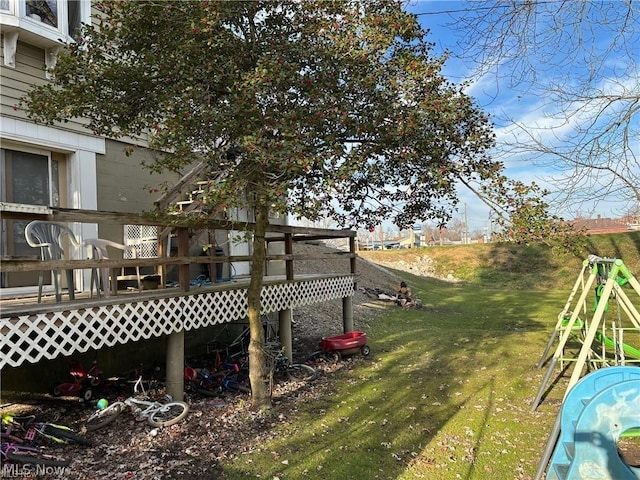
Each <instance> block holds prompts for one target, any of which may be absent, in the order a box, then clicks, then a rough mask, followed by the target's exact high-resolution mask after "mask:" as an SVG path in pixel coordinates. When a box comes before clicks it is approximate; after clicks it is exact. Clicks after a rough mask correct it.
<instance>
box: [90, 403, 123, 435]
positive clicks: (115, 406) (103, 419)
mask: <svg viewBox="0 0 640 480" xmlns="http://www.w3.org/2000/svg"><path fill="white" fill-rule="evenodd" d="M123 410H124V405H123V404H122V403H120V402H118V403H112V404H111V405H109V406H108V407H106V408H104V409H102V410H98V411H97V412H96V413H94V414H93V415H91V416H90V417H89V418H88V419H87V421H86V422H85V427H86V428H87V432H93V431H94V430H98V429H99V428H102V427H104V426H105V425H108V424H110V423H111V422H113V421H114V420H115V419H116V417H118V415H120V414H121V413H122V411H123Z"/></svg>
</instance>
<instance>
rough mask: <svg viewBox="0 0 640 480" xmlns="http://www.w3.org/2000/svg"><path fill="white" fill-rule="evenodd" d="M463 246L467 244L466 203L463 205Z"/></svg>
mask: <svg viewBox="0 0 640 480" xmlns="http://www.w3.org/2000/svg"><path fill="white" fill-rule="evenodd" d="M463 243H464V244H465V245H468V244H469V225H468V224H467V203H466V202H465V204H464V241H463Z"/></svg>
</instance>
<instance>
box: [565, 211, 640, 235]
mask: <svg viewBox="0 0 640 480" xmlns="http://www.w3.org/2000/svg"><path fill="white" fill-rule="evenodd" d="M633 220H636V219H633V218H632V217H629V216H626V217H622V218H604V217H601V216H600V215H598V216H597V217H596V218H576V219H574V220H572V221H571V222H570V223H571V224H572V225H573V226H574V227H575V228H577V229H582V228H584V229H586V231H587V234H589V235H597V234H603V233H622V232H627V231H629V230H640V225H639V224H638V223H637V222H635V223H634V222H633ZM633 227H635V228H633Z"/></svg>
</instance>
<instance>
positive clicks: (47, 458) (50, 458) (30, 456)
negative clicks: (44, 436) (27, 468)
mask: <svg viewBox="0 0 640 480" xmlns="http://www.w3.org/2000/svg"><path fill="white" fill-rule="evenodd" d="M6 455H7V459H8V460H11V461H13V462H17V463H22V464H23V465H47V466H49V467H66V466H68V465H69V464H70V463H71V460H66V459H64V458H61V457H56V456H54V455H48V454H46V453H43V452H39V451H37V450H35V449H34V450H31V449H29V450H27V449H23V448H17V449H16V450H14V451H10V452H6Z"/></svg>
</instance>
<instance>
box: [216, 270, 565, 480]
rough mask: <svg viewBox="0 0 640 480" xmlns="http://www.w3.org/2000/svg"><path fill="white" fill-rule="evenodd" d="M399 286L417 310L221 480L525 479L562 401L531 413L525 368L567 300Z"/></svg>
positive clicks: (374, 326) (533, 376) (558, 295)
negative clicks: (410, 293)
mask: <svg viewBox="0 0 640 480" xmlns="http://www.w3.org/2000/svg"><path fill="white" fill-rule="evenodd" d="M404 277H405V278H408V279H409V280H410V282H411V283H410V284H411V285H412V287H413V290H414V292H415V293H416V295H417V297H418V298H421V299H422V300H423V302H424V304H425V308H423V309H422V310H402V309H399V308H397V307H394V306H391V307H390V309H389V312H388V315H385V316H384V317H382V318H380V319H377V320H373V321H372V322H371V327H370V329H369V331H368V332H367V334H368V336H369V345H370V347H371V350H372V354H371V355H370V356H369V357H368V358H366V359H358V361H356V362H354V364H353V366H352V368H348V369H343V370H341V371H340V372H339V373H338V374H337V375H336V378H335V384H334V385H333V388H332V391H327V392H323V395H322V396H321V397H320V398H317V399H316V400H313V401H310V402H305V403H303V404H302V405H300V406H299V410H298V411H297V412H296V415H295V416H293V420H292V422H291V423H290V424H289V425H287V426H286V427H280V428H281V429H280V430H279V431H277V432H275V433H274V438H273V440H272V441H271V442H269V443H268V444H265V445H264V446H263V447H262V448H260V449H259V451H257V452H254V453H252V454H250V455H246V456H239V457H236V458H235V459H233V461H232V462H229V463H228V464H227V465H224V467H223V468H224V471H225V473H226V478H231V479H246V478H264V479H275V478H279V479H280V480H284V479H297V478H317V479H332V480H339V479H345V480H346V479H354V478H358V479H359V478H363V479H364V478H380V479H413V478H427V479H457V478H462V479H486V478H496V479H527V478H533V476H534V474H535V472H536V469H537V464H538V461H539V459H540V452H541V451H542V449H543V447H544V445H545V442H546V439H547V435H548V433H549V432H550V429H551V425H552V424H553V421H554V420H555V415H556V413H557V411H558V408H559V405H560V400H561V398H562V396H563V395H564V390H563V389H562V387H561V386H557V387H556V388H552V389H551V390H550V392H549V396H548V397H547V398H545V400H544V402H543V404H542V405H541V406H540V407H539V408H538V410H537V411H536V412H534V413H531V412H530V403H531V401H532V399H533V397H534V396H535V394H536V392H537V390H538V388H539V386H540V383H541V381H542V376H543V373H544V370H538V369H536V367H535V366H536V363H537V362H538V360H539V358H540V355H541V354H542V351H543V349H544V346H545V345H546V342H547V340H548V338H549V334H550V331H551V329H552V328H553V326H554V324H555V319H556V317H557V314H558V312H559V311H560V310H561V309H562V307H563V306H564V303H565V301H566V298H567V295H568V293H567V292H565V291H553V292H544V291H542V292H541V291H536V292H531V291H530V292H526V291H511V292H510V291H505V290H502V289H500V290H498V289H496V290H492V289H488V288H486V287H482V286H464V287H463V286H459V285H455V284H450V283H444V282H439V281H435V280H426V279H419V278H417V277H408V276H407V275H406V274H405V275H404Z"/></svg>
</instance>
